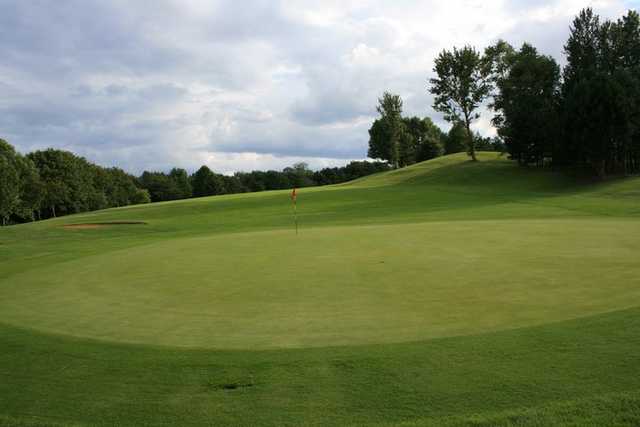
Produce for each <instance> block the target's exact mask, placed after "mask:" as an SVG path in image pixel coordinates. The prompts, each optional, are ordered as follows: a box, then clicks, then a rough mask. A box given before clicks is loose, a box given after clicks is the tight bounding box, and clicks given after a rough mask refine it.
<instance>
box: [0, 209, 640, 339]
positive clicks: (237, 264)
mask: <svg viewBox="0 0 640 427" xmlns="http://www.w3.org/2000/svg"><path fill="white" fill-rule="evenodd" d="M639 252H640V222H638V221H637V220H635V219H629V220H624V219H620V218H616V219H615V221H614V220H609V219H606V218H599V219H593V218H592V219H580V220H575V219H573V220H544V221H542V220H508V221H505V220H501V221H458V222H427V223H417V224H396V225H383V226H375V227H374V226H350V227H347V226H342V227H335V226H333V227H320V228H314V229H304V230H302V233H301V234H300V235H299V236H296V235H295V234H294V233H293V232H292V231H290V230H276V231H263V232H251V233H235V234H234V233H231V234H223V235H220V234H218V235H209V236H203V237H189V238H173V239H168V240H162V241H160V242H157V243H153V244H146V245H141V246H135V247H132V248H127V249H121V250H113V251H109V252H105V253H101V254H99V255H92V256H85V257H80V258H78V259H75V260H72V261H66V262H60V263H56V264H53V265H48V266H46V267H42V268H37V269H32V270H30V271H28V272H26V273H22V274H17V275H14V276H13V277H12V278H11V282H12V286H4V287H0V312H2V314H3V315H2V320H3V321H4V322H7V323H10V324H13V325H18V326H21V327H29V328H34V329H37V330H41V331H45V332H55V333H61V334H67V335H74V336H80V337H88V338H97V339H102V340H108V341H121V342H131V343H144V344H154V345H171V346H182V347H184V346H186V347H207V348H219V349H267V348H282V347H321V346H332V345H352V344H369V343H390V342H404V341H418V340H423V339H428V338H434V337H443V336H452V335H468V334H475V333H479V332H486V331H495V330H500V329H509V328H517V327H522V326H530V325H536V324H542V323H547V322H554V321H559V320H564V319H569V318H576V317H581V316H587V315H592V314H595V313H601V312H606V311H612V310H616V309H622V308H628V307H632V306H636V305H640V263H638V257H637V254H638V253H639ZM596 271H597V272H598V274H593V273H594V272H596ZM604 283H606V285H604Z"/></svg>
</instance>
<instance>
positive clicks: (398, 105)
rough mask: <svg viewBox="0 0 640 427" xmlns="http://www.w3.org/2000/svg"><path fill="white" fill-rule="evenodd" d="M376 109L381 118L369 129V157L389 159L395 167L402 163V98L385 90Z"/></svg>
mask: <svg viewBox="0 0 640 427" xmlns="http://www.w3.org/2000/svg"><path fill="white" fill-rule="evenodd" d="M376 110H377V111H378V113H379V114H380V118H379V119H378V120H376V121H375V122H374V123H373V125H372V127H371V129H369V154H368V155H369V157H370V158H372V159H383V160H387V161H388V162H389V163H391V164H392V165H393V166H394V167H396V168H397V167H398V166H399V164H400V143H401V139H402V134H403V131H404V125H403V123H402V98H400V95H395V94H392V93H389V92H385V93H384V94H383V95H382V98H379V99H378V106H377V107H376Z"/></svg>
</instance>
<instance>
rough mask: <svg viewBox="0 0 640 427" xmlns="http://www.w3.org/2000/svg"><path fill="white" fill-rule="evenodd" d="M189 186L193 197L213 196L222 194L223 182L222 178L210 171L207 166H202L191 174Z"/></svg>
mask: <svg viewBox="0 0 640 427" xmlns="http://www.w3.org/2000/svg"><path fill="white" fill-rule="evenodd" d="M191 186H192V188H193V196H194V197H203V196H213V195H216V194H224V192H225V191H224V182H223V180H222V178H221V177H220V176H218V175H216V174H215V173H213V172H212V171H211V169H209V168H208V167H207V166H202V167H200V169H198V170H197V171H196V172H195V173H194V174H193V175H191Z"/></svg>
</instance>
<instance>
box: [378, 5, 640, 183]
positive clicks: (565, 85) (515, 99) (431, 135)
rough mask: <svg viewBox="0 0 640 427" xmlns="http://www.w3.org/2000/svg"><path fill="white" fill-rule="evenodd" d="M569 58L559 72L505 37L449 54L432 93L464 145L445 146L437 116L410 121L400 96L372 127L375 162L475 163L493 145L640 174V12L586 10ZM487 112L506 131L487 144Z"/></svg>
mask: <svg viewBox="0 0 640 427" xmlns="http://www.w3.org/2000/svg"><path fill="white" fill-rule="evenodd" d="M564 53H565V55H566V65H565V66H564V68H563V69H562V70H561V68H560V66H559V65H558V64H557V62H556V61H555V60H554V59H553V58H552V57H550V56H547V55H543V54H541V53H540V52H538V50H537V49H536V48H535V47H534V46H532V45H531V44H529V43H524V44H523V45H522V46H521V47H520V48H514V47H513V46H511V45H510V44H509V43H507V42H506V41H503V40H499V41H498V42H496V43H495V44H493V45H491V46H489V47H487V48H486V49H485V50H484V52H482V53H480V52H479V51H477V50H476V49H475V48H474V47H472V46H464V47H462V48H453V49H452V50H443V51H442V52H441V53H440V54H439V55H438V57H437V58H436V59H435V62H434V73H435V77H434V78H432V79H430V80H429V87H428V91H429V92H430V93H431V94H432V95H433V96H434V102H433V108H434V109H435V110H436V111H438V112H441V113H442V114H443V115H444V119H445V120H446V121H448V122H450V123H451V124H452V129H451V131H450V132H449V135H447V136H449V138H450V137H451V133H452V132H454V130H455V132H456V133H457V135H458V139H457V140H456V141H463V143H462V144H455V147H450V148H449V149H448V150H447V149H445V144H447V138H446V137H445V134H444V133H443V132H441V131H440V130H439V129H438V128H437V127H436V126H435V125H434V124H433V122H432V121H431V120H430V119H428V118H425V119H417V118H413V119H407V118H403V117H402V114H401V113H402V100H401V99H400V97H399V96H398V95H394V94H390V93H385V94H384V95H383V97H382V98H380V100H379V105H378V112H379V113H380V118H378V119H377V120H376V121H375V122H374V123H373V125H372V127H371V129H370V130H369V135H370V139H369V154H370V157H372V158H380V159H384V160H387V161H389V162H390V163H391V164H392V165H393V166H395V167H402V166H406V165H408V164H411V163H413V162H416V161H421V160H426V159H428V158H431V157H435V156H437V155H440V154H441V153H445V154H448V153H449V152H455V151H463V150H466V151H467V152H468V154H469V156H470V157H471V158H472V159H473V160H476V151H477V150H485V149H487V147H488V148H489V149H495V150H498V151H503V150H504V151H506V152H507V153H508V154H509V157H510V158H511V159H513V160H515V161H517V162H518V163H520V164H521V165H536V166H549V165H550V166H553V167H587V168H588V169H589V170H590V171H591V172H592V173H593V174H594V175H597V176H598V177H601V178H604V177H606V176H607V175H608V174H631V173H638V172H640V18H639V15H638V13H637V12H635V11H632V10H630V11H628V12H627V14H626V15H624V16H623V17H621V18H619V19H617V20H615V21H613V20H601V18H600V17H599V16H598V15H596V14H594V12H593V10H592V9H590V8H587V9H583V10H582V11H581V12H580V13H579V14H578V16H576V17H575V19H574V20H573V23H572V25H571V27H570V35H569V39H568V40H567V41H566V43H565V44H564ZM484 107H487V108H488V109H489V110H490V111H493V113H494V116H493V118H492V123H493V125H494V126H495V127H496V129H497V133H498V137H496V138H493V139H491V140H489V141H488V140H486V139H483V138H481V137H479V135H477V134H474V133H472V131H471V126H472V124H473V123H474V121H476V120H477V119H478V118H480V112H481V111H483V110H484ZM412 120H415V121H416V123H420V124H419V126H413V127H412V126H410V125H409V122H410V121H412ZM448 143H449V144H450V145H451V143H452V141H451V140H449V141H448ZM463 147H464V148H463ZM453 150H455V151H453Z"/></svg>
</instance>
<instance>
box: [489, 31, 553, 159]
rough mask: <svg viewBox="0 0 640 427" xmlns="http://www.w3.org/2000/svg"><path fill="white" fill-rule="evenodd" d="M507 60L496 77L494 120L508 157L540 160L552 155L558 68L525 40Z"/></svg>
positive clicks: (551, 59)
mask: <svg viewBox="0 0 640 427" xmlns="http://www.w3.org/2000/svg"><path fill="white" fill-rule="evenodd" d="M506 62H508V66H507V67H506V68H505V72H504V73H503V74H502V75H500V76H499V77H498V78H497V79H496V85H497V88H498V93H497V94H496V95H495V96H494V102H493V108H494V110H495V111H496V116H495V117H494V118H493V124H494V126H496V128H497V129H498V135H500V137H502V138H503V139H504V142H505V144H506V148H507V150H508V152H509V154H510V156H511V158H513V159H516V160H517V161H518V162H519V163H520V164H522V165H526V164H529V163H536V164H541V162H542V161H543V159H544V158H545V157H552V156H553V152H554V151H555V147H554V144H553V142H554V140H555V139H556V135H557V129H558V127H559V126H560V123H559V121H558V120H557V117H558V111H559V89H560V68H559V67H558V64H557V63H556V62H555V60H554V59H553V58H551V57H549V56H544V55H540V54H538V51H537V50H536V48H534V47H533V46H531V45H529V44H526V43H525V44H523V45H522V48H521V49H520V51H518V52H513V53H512V54H511V57H510V58H509V59H508V61H506Z"/></svg>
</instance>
